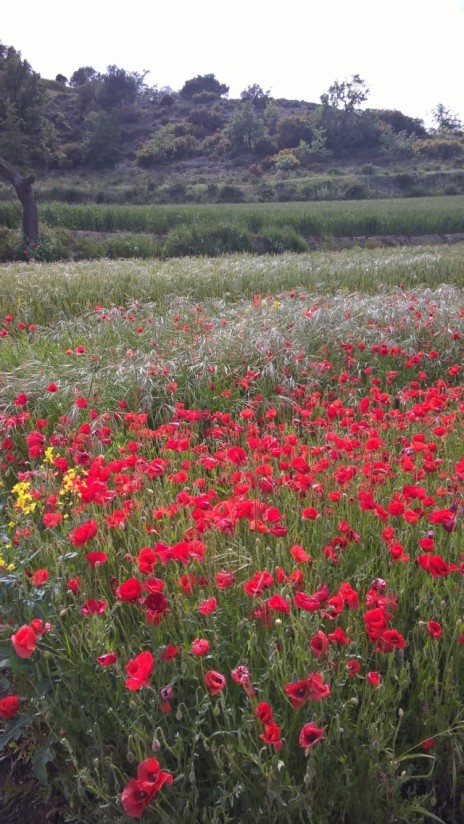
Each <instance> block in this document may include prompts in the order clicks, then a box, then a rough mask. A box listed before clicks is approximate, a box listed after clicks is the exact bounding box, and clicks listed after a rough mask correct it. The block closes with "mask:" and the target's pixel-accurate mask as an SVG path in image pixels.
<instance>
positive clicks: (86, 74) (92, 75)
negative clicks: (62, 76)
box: [69, 66, 100, 87]
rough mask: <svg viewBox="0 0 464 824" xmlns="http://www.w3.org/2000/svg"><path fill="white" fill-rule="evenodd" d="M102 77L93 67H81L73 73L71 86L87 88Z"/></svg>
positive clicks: (70, 81)
mask: <svg viewBox="0 0 464 824" xmlns="http://www.w3.org/2000/svg"><path fill="white" fill-rule="evenodd" d="M99 76H100V75H99V74H98V72H97V71H95V69H94V68H93V67H92V66H81V67H80V68H79V69H76V71H75V72H73V73H72V75H71V77H70V80H69V84H70V86H74V87H77V86H85V85H86V83H90V82H91V81H92V80H96V79H97V78H98V77H99Z"/></svg>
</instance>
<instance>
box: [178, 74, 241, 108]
mask: <svg viewBox="0 0 464 824" xmlns="http://www.w3.org/2000/svg"><path fill="white" fill-rule="evenodd" d="M202 92H209V93H213V94H214V95H215V96H216V97H223V96H224V95H227V94H228V92H229V87H228V86H226V85H225V84H224V83H220V82H219V80H217V78H216V77H215V75H214V74H198V75H197V76H196V77H192V78H191V79H190V80H186V81H185V83H184V85H183V86H182V88H181V90H180V94H181V96H182V97H185V98H187V99H188V98H192V97H193V95H194V94H201V93H202ZM200 102H201V101H200Z"/></svg>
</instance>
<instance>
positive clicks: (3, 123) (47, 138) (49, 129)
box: [0, 44, 57, 168]
mask: <svg viewBox="0 0 464 824" xmlns="http://www.w3.org/2000/svg"><path fill="white" fill-rule="evenodd" d="M56 148H57V147H56V132H55V130H54V128H53V125H52V124H51V123H50V119H49V118H48V117H47V104H46V98H45V90H44V85H43V82H42V81H41V79H40V75H39V74H37V72H34V71H33V70H32V68H31V66H30V65H29V63H28V62H27V60H23V59H22V57H21V53H20V52H18V51H16V49H14V48H13V47H12V46H10V47H6V46H2V44H0V154H1V155H3V156H5V157H6V158H7V159H8V160H9V161H10V162H11V163H13V164H15V163H18V164H23V163H25V162H28V163H31V162H32V163H35V165H36V166H37V167H38V168H40V167H42V168H43V166H44V165H45V166H47V165H48V164H49V163H50V160H52V159H53V157H54V154H55V150H56Z"/></svg>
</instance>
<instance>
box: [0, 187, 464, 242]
mask: <svg viewBox="0 0 464 824" xmlns="http://www.w3.org/2000/svg"><path fill="white" fill-rule="evenodd" d="M39 214H40V219H41V221H42V222H43V223H45V224H47V225H48V226H50V227H63V228H66V229H72V230H78V231H91V232H116V231H132V232H150V233H154V234H160V235H165V234H167V233H168V232H169V231H170V230H171V229H173V228H175V227H178V226H193V227H195V228H197V229H204V230H211V229H213V228H217V226H218V225H229V226H232V227H235V229H237V230H241V231H249V232H251V233H253V234H266V232H267V231H269V230H270V229H275V228H283V227H285V228H293V229H295V230H296V231H297V232H299V233H300V234H302V235H303V236H305V237H310V236H316V237H324V236H345V235H346V236H358V235H383V234H404V235H414V234H428V233H452V232H462V231H464V197H462V196H456V197H424V198H413V199H411V198H409V199H408V198H404V199H391V200H369V201H359V200H356V201H343V202H342V201H330V202H319V203H309V202H308V203H273V204H269V203H264V204H240V203H239V204H234V205H233V206H232V205H227V204H215V205H214V206H211V205H175V206H174V205H168V206H160V205H157V206H135V205H124V206H122V205H104V204H87V205H73V204H66V203H43V204H40V206H39ZM0 223H3V224H5V225H6V226H8V227H12V226H17V225H18V224H19V209H18V208H17V207H16V205H15V204H13V203H9V202H8V203H7V202H3V203H0Z"/></svg>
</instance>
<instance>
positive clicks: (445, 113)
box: [432, 103, 464, 134]
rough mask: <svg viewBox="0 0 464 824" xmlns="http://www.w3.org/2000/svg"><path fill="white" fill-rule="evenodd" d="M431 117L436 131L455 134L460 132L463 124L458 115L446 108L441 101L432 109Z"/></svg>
mask: <svg viewBox="0 0 464 824" xmlns="http://www.w3.org/2000/svg"><path fill="white" fill-rule="evenodd" d="M432 117H433V120H434V122H435V126H436V129H437V131H438V132H442V133H445V134H446V133H448V134H455V133H459V134H462V131H463V128H464V127H463V125H462V123H461V121H460V119H459V117H458V116H457V115H456V114H455V113H454V112H452V111H450V110H449V109H447V108H446V106H444V105H443V103H438V104H437V105H436V106H435V108H434V109H433V110H432Z"/></svg>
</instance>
